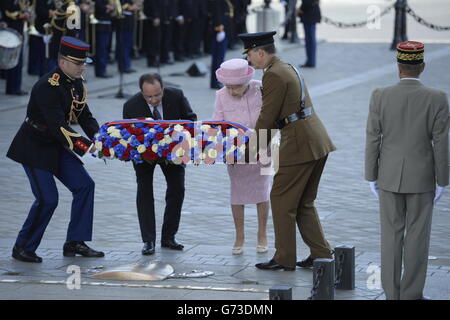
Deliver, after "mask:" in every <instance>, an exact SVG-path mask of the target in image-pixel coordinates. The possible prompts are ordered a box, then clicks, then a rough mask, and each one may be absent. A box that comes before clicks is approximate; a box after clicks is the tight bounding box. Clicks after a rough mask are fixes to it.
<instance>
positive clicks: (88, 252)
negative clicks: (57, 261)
mask: <svg viewBox="0 0 450 320" xmlns="http://www.w3.org/2000/svg"><path fill="white" fill-rule="evenodd" d="M77 254H79V255H82V256H83V257H87V258H101V257H104V256H105V254H104V253H103V252H101V251H96V250H94V249H91V248H89V247H88V246H87V244H86V243H84V242H83V241H67V242H66V243H64V247H63V255H64V257H75V255H77Z"/></svg>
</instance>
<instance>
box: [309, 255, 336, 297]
mask: <svg viewBox="0 0 450 320" xmlns="http://www.w3.org/2000/svg"><path fill="white" fill-rule="evenodd" d="M313 283H314V286H313V290H312V295H311V297H310V299H311V300H334V259H315V260H314V275H313Z"/></svg>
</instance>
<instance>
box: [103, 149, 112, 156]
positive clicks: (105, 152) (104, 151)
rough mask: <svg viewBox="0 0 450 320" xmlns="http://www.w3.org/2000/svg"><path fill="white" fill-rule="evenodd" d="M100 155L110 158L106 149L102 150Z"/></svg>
mask: <svg viewBox="0 0 450 320" xmlns="http://www.w3.org/2000/svg"><path fill="white" fill-rule="evenodd" d="M102 153H103V155H104V156H105V157H110V156H111V153H109V149H108V148H103V149H102Z"/></svg>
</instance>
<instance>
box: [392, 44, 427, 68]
mask: <svg viewBox="0 0 450 320" xmlns="http://www.w3.org/2000/svg"><path fill="white" fill-rule="evenodd" d="M424 48H425V46H424V44H423V43H422V42H418V41H404V42H400V43H399V44H397V62H398V63H403V64H421V63H422V62H423V57H424Z"/></svg>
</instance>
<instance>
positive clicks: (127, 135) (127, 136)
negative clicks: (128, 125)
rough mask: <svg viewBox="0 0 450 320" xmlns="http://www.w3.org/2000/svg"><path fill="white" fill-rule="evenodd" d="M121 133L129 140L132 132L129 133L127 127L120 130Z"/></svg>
mask: <svg viewBox="0 0 450 320" xmlns="http://www.w3.org/2000/svg"><path fill="white" fill-rule="evenodd" d="M120 134H121V135H122V138H123V139H124V140H128V138H129V137H131V133H129V132H128V130H127V129H122V130H120Z"/></svg>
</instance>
